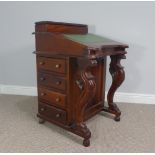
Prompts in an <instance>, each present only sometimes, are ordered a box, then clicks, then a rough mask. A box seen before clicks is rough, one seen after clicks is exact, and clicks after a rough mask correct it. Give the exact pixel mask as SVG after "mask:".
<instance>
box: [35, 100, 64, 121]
mask: <svg viewBox="0 0 155 155" xmlns="http://www.w3.org/2000/svg"><path fill="white" fill-rule="evenodd" d="M38 110H39V113H40V115H45V116H46V117H49V118H50V119H52V120H55V121H59V122H60V123H63V124H65V122H66V111H64V110H62V109H60V108H59V109H58V108H56V107H54V106H49V105H47V104H44V103H39V107H38Z"/></svg>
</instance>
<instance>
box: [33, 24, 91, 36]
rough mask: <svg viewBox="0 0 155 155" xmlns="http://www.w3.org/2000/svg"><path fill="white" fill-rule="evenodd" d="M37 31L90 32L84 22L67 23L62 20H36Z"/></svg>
mask: <svg viewBox="0 0 155 155" xmlns="http://www.w3.org/2000/svg"><path fill="white" fill-rule="evenodd" d="M35 31H36V32H52V33H53V32H54V33H66V34H86V33H88V26H87V25H84V24H72V23H67V24H66V23H61V22H51V21H42V22H36V28H35Z"/></svg>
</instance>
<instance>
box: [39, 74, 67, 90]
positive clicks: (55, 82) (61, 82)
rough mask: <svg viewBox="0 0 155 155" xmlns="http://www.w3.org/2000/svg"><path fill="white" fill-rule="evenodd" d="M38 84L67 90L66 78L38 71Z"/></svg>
mask: <svg viewBox="0 0 155 155" xmlns="http://www.w3.org/2000/svg"><path fill="white" fill-rule="evenodd" d="M38 84H39V85H43V86H47V87H52V88H56V89H60V90H66V80H65V79H63V78H60V77H57V76H53V75H51V74H46V73H38Z"/></svg>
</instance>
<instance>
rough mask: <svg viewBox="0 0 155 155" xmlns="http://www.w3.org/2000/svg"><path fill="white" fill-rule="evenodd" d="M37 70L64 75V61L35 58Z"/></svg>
mask: <svg viewBox="0 0 155 155" xmlns="http://www.w3.org/2000/svg"><path fill="white" fill-rule="evenodd" d="M37 67H38V69H43V70H47V71H52V72H57V73H66V60H65V59H55V58H46V57H37Z"/></svg>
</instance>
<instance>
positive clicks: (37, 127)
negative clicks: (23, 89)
mask: <svg viewBox="0 0 155 155" xmlns="http://www.w3.org/2000/svg"><path fill="white" fill-rule="evenodd" d="M118 105H119V107H120V109H121V111H122V117H121V121H120V122H115V121H113V120H112V119H111V118H108V116H107V115H105V113H102V114H98V115H96V116H95V117H93V118H92V119H90V120H89V121H87V125H88V127H89V128H90V130H91V132H92V137H91V146H90V147H87V148H86V147H83V146H82V139H81V138H80V137H78V136H76V135H74V134H72V133H70V132H67V131H66V130H63V129H61V128H59V127H57V126H55V125H52V124H50V123H45V124H44V125H41V124H38V119H37V117H36V112H37V98H36V97H30V96H13V95H0V152H155V105H143V104H129V103H124V104H123V103H119V104H118Z"/></svg>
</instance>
